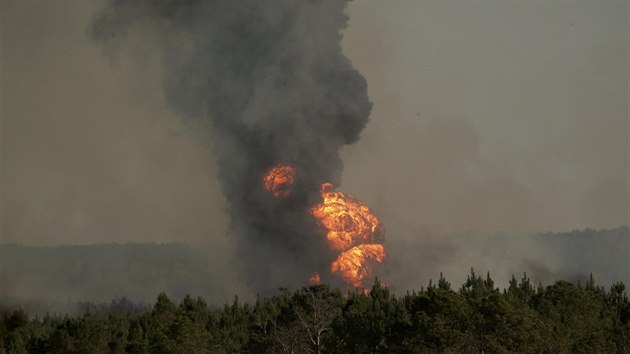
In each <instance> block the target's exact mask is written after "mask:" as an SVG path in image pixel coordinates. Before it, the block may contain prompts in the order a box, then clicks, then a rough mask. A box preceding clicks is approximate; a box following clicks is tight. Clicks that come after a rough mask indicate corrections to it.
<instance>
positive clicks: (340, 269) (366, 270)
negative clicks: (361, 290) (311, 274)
mask: <svg viewBox="0 0 630 354" xmlns="http://www.w3.org/2000/svg"><path fill="white" fill-rule="evenodd" d="M332 189H333V185H332V184H330V183H324V184H323V185H322V191H321V193H322V198H323V202H322V203H320V204H318V205H316V206H315V207H313V208H312V209H311V214H313V216H314V217H315V218H317V220H318V221H319V223H320V224H321V225H322V226H324V227H325V228H326V229H327V230H328V232H327V233H326V238H327V239H328V244H329V245H330V247H331V249H333V250H335V251H338V252H342V253H341V254H340V255H339V257H337V260H336V261H334V262H333V263H332V264H331V267H330V270H331V272H332V273H336V274H338V275H339V276H340V277H341V278H342V279H343V280H344V281H345V282H346V283H348V284H350V285H352V286H354V287H360V286H361V285H362V283H363V280H364V279H366V278H369V277H371V276H372V265H373V264H374V263H383V262H385V259H386V257H387V256H386V253H385V248H384V247H383V245H382V244H381V243H382V242H383V240H384V233H385V232H384V229H383V225H382V224H381V222H380V220H379V219H378V218H377V217H376V216H375V215H374V214H373V213H372V211H371V210H370V209H369V208H368V207H367V205H365V204H364V203H362V202H360V201H359V200H357V199H356V198H355V197H354V196H352V195H348V194H344V193H341V192H335V191H333V190H332Z"/></svg>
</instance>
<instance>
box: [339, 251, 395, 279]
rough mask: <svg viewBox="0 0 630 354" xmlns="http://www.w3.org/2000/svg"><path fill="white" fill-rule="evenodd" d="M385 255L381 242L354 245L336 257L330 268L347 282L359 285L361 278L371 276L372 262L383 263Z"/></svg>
mask: <svg viewBox="0 0 630 354" xmlns="http://www.w3.org/2000/svg"><path fill="white" fill-rule="evenodd" d="M386 258H387V255H386V253H385V248H384V247H383V245H381V244H363V245H358V246H355V247H353V248H351V249H349V250H348V251H346V252H344V253H342V254H340V255H339V257H337V260H335V261H334V262H333V263H332V264H331V266H330V270H331V271H332V272H333V273H338V274H339V276H341V278H342V279H343V280H344V281H345V282H346V283H348V284H351V285H352V286H354V287H360V286H361V285H362V284H363V280H365V279H368V278H370V277H371V276H372V268H371V266H372V265H373V263H383V262H385V259H386Z"/></svg>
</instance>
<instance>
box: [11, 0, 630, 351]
mask: <svg viewBox="0 0 630 354" xmlns="http://www.w3.org/2000/svg"><path fill="white" fill-rule="evenodd" d="M628 7H629V4H628V3H627V2H623V1H608V2H579V3H578V2H571V3H570V2H562V3H560V2H553V3H552V2H519V3H514V2H505V3H499V2H464V1H460V2H427V1H399V0H391V1H389V0H388V1H360V0H359V1H342V0H269V1H264V0H255V1H254V0H220V1H219V0H217V1H214V0H213V1H210V0H185V1H181V0H158V1H144V0H107V1H96V0H95V1H55V2H50V1H43V0H42V1H37V0H36V1H17V0H3V1H0V16H1V21H0V25H1V26H2V27H1V30H0V36H1V38H0V46H1V48H0V98H1V102H0V109H1V119H2V122H1V130H0V134H1V139H0V144H1V146H0V148H1V149H0V154H1V156H0V157H1V160H0V177H1V178H0V312H2V311H4V309H13V308H15V307H18V306H22V307H23V308H24V309H25V310H26V311H27V312H29V313H40V314H45V313H47V312H58V313H72V312H73V311H74V310H76V306H75V305H76V303H77V302H81V301H87V302H98V303H102V302H109V301H111V300H112V299H114V298H121V297H127V298H128V299H129V300H130V301H132V302H134V303H138V304H148V303H152V302H153V301H154V300H155V298H156V296H157V295H158V294H159V293H160V292H162V291H163V292H164V293H165V294H167V295H168V296H170V297H171V298H173V299H175V300H180V299H183V298H184V297H185V295H186V294H191V295H193V296H201V297H204V298H205V299H206V300H207V301H208V303H209V304H210V305H211V306H214V305H220V304H223V303H225V301H231V299H232V298H233V296H234V295H238V296H239V299H240V301H242V300H245V301H249V302H250V303H252V302H253V301H254V299H255V298H256V294H259V295H260V296H261V297H265V296H275V295H277V294H278V288H286V289H288V290H289V291H294V290H296V289H302V287H306V288H307V289H309V288H313V289H322V288H323V287H326V286H330V287H331V289H340V291H341V292H342V293H344V294H345V293H346V292H347V291H354V290H357V294H359V293H360V294H364V292H363V291H364V289H370V288H371V286H372V284H374V281H375V278H378V279H379V280H380V281H381V282H382V284H387V285H386V286H387V287H388V289H389V290H391V292H392V294H403V293H405V292H406V291H407V290H413V289H416V290H418V289H420V288H421V287H423V286H426V285H427V284H428V283H429V281H430V280H431V279H433V280H438V279H439V278H440V274H443V276H444V278H446V279H448V280H449V281H450V282H452V284H453V285H454V286H457V285H459V284H461V283H465V282H466V281H467V276H468V275H469V274H470V273H472V272H471V268H474V271H475V272H477V273H476V274H482V275H486V272H489V273H490V275H491V276H492V277H493V278H494V279H495V280H496V284H497V285H498V286H499V287H503V286H508V284H509V281H510V279H511V277H512V276H513V275H514V276H515V277H516V278H517V279H521V278H522V279H528V281H529V279H531V280H532V283H533V284H536V285H537V284H538V283H539V282H541V283H542V284H543V286H547V285H551V284H553V283H554V282H556V281H558V280H566V281H571V282H575V283H577V282H578V281H580V282H582V284H584V283H585V282H587V281H590V282H591V283H592V279H591V278H590V275H591V273H592V274H593V277H594V279H595V281H597V282H599V284H602V285H605V286H608V285H610V284H613V283H615V282H617V281H623V282H626V284H627V283H630V253H629V252H630V231H629V229H628V224H629V218H630V214H629V208H628V205H629V201H630V194H629V184H628V181H629V180H630V178H628V173H629V172H630V166H629V165H628V161H630V160H628V153H629V151H630V150H629V149H628V135H629V134H630V131H629V130H628V129H629V127H628V107H629V106H628V97H629V96H628V88H629V87H630V86H629V85H628V77H629V75H628V65H627V64H628V53H629V51H628V44H629V43H630V40H629V33H630V31H629V30H628V28H629V17H628ZM524 273H526V275H524ZM433 284H435V283H433ZM444 284H446V283H444V282H442V286H444ZM591 285H592V284H591ZM389 290H388V291H389ZM365 293H368V292H367V291H366V292H365ZM357 296H359V295H357ZM360 296H363V295H360ZM422 296H424V295H422ZM481 303H482V302H480V304H481ZM407 305H410V306H411V303H408V304H407ZM413 306H415V305H413ZM415 313H418V312H417V311H416V312H415ZM368 317H369V316H368ZM464 317H466V318H468V317H470V316H464ZM629 318H630V317H629ZM416 319H417V318H416ZM420 322H422V321H420ZM420 322H418V323H420ZM460 322H461V321H459V320H457V321H454V322H453V323H460ZM347 323H350V322H347ZM422 323H424V322H422ZM350 327H353V326H350ZM438 327H439V326H433V325H430V326H429V328H438ZM3 328H4V327H2V320H0V352H2V349H3V347H2V345H3V344H2V343H1V342H2V339H1V338H3V334H2V333H3V332H2V330H3ZM7 328H8V327H7ZM374 328H376V327H374ZM379 328H380V327H379ZM471 328H478V327H475V326H473V327H471ZM549 328H551V327H549ZM130 333H131V332H130ZM392 333H394V332H392ZM423 333H425V332H423ZM628 333H630V332H628ZM368 337H370V336H368ZM215 338H218V337H215ZM370 338H371V337H370ZM16 343H17V342H16ZM250 349H251V348H250ZM33 350H34V349H33ZM383 350H385V349H383ZM436 350H438V349H436ZM441 350H442V351H446V349H444V348H442V349H441ZM35 351H36V350H35ZM44 351H45V350H44ZM86 351H88V352H89V350H86ZM163 351H167V350H163ZM227 351H228V352H230V350H227ZM233 351H236V350H232V352H233ZM243 351H246V350H243ZM250 351H254V352H256V350H255V349H251V350H250ZM297 351H298V352H300V351H299V350H297ZM339 351H342V352H357V351H355V350H352V349H348V348H346V349H345V350H342V349H339ZM412 351H413V350H412ZM438 351H439V350H438ZM454 351H457V350H454ZM515 351H518V350H515ZM532 351H533V350H532ZM218 352H220V351H218ZM359 352H360V350H359ZM477 352H479V351H477ZM487 352H493V351H492V350H489V351H487ZM533 352H540V350H538V351H533ZM551 352H553V350H552V351H551ZM569 352H570V351H569ZM600 352H606V351H605V350H600Z"/></svg>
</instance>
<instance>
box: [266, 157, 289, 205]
mask: <svg viewBox="0 0 630 354" xmlns="http://www.w3.org/2000/svg"><path fill="white" fill-rule="evenodd" d="M294 182H295V168H294V167H292V166H289V165H284V164H278V165H276V166H274V167H273V168H272V169H271V170H269V172H267V174H266V175H265V177H264V179H263V186H264V187H265V189H266V190H268V191H270V192H271V193H272V194H273V195H274V197H276V198H280V197H288V196H289V195H291V189H290V188H291V186H292V185H293V183H294Z"/></svg>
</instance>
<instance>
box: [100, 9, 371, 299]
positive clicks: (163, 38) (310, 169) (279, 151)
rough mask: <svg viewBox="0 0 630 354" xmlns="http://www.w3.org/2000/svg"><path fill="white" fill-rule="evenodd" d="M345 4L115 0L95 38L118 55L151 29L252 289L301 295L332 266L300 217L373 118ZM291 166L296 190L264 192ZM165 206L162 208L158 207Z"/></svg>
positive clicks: (170, 92)
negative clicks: (134, 36)
mask: <svg viewBox="0 0 630 354" xmlns="http://www.w3.org/2000/svg"><path fill="white" fill-rule="evenodd" d="M345 8H346V2H345V1H294V0H282V1H176V0H171V1H156V2H148V1H147V2H145V1H123V0H117V1H112V2H110V3H109V4H108V6H107V7H106V8H105V9H104V10H103V11H102V12H101V13H100V14H98V16H97V17H96V18H95V20H94V22H93V26H92V29H91V31H92V32H91V33H92V37H93V38H94V39H95V40H96V41H97V42H100V43H101V44H102V45H103V47H104V48H105V50H106V51H110V50H114V49H115V47H116V44H117V42H118V41H119V40H120V39H121V38H122V37H124V36H125V34H126V33H127V32H130V31H133V30H134V29H135V28H137V27H139V26H148V28H150V29H151V31H153V33H155V36H156V38H158V39H159V43H160V47H161V50H162V54H163V60H164V69H165V71H166V72H165V82H164V92H165V97H166V100H167V102H168V104H169V105H170V106H171V107H172V108H173V109H174V110H176V111H177V112H179V113H180V114H181V115H182V116H183V117H184V118H185V120H186V121H187V122H190V126H194V127H195V128H199V127H209V128H208V129H210V131H211V136H212V141H213V145H214V149H215V151H216V153H217V154H218V163H219V179H220V181H221V184H222V188H223V192H224V194H225V196H226V197H227V201H228V208H229V210H228V211H229V214H230V216H231V221H232V222H231V231H230V232H231V234H232V235H233V237H236V238H237V247H238V251H239V257H240V258H241V259H242V260H243V262H244V266H245V267H246V269H244V270H245V273H246V274H248V276H249V278H250V279H249V280H250V284H251V285H253V286H254V287H255V288H256V290H258V291H262V292H264V291H266V290H272V289H276V288H277V287H278V286H297V285H299V284H301V283H303V282H304V281H305V280H306V279H308V277H309V275H311V274H312V273H313V272H315V271H320V272H323V276H322V278H323V280H326V276H325V269H326V268H327V267H328V264H329V262H330V260H331V258H330V257H331V255H329V254H327V251H326V250H325V249H326V248H324V245H323V242H324V241H323V240H322V237H321V233H320V232H319V231H318V230H317V228H316V226H315V225H314V222H313V220H311V217H310V215H309V214H308V212H307V209H308V208H309V207H310V206H311V205H313V204H314V203H315V202H317V201H318V198H319V193H318V191H319V187H320V185H321V184H322V183H323V182H332V183H333V184H335V185H338V184H339V182H340V177H341V170H342V162H341V160H340V158H339V153H338V151H339V148H340V147H342V146H343V145H344V144H350V143H353V142H355V141H357V140H358V138H359V133H360V132H361V130H362V129H363V128H364V127H365V125H366V123H367V121H368V116H369V114H370V111H371V106H372V104H371V102H370V101H369V99H368V96H367V84H366V81H365V79H364V77H363V76H362V75H361V74H360V73H359V72H358V71H357V70H356V69H354V68H353V67H352V63H351V62H350V60H349V59H348V58H347V57H346V56H345V55H344V54H343V53H342V50H341V45H340V42H341V38H342V36H341V33H340V31H341V30H342V29H343V28H344V27H345V26H346V24H347V21H348V17H347V15H346V14H345ZM280 162H283V163H288V164H291V165H294V166H295V167H296V169H297V175H296V182H295V186H294V187H295V188H294V193H293V194H292V196H291V197H290V198H288V199H286V200H280V201H279V200H276V199H275V198H273V197H272V196H271V195H270V194H269V193H267V192H266V191H265V190H263V189H262V188H261V181H262V178H263V175H264V174H265V172H267V170H268V169H269V168H271V167H272V166H274V165H275V164H277V163H280ZM165 202H167V201H165Z"/></svg>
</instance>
